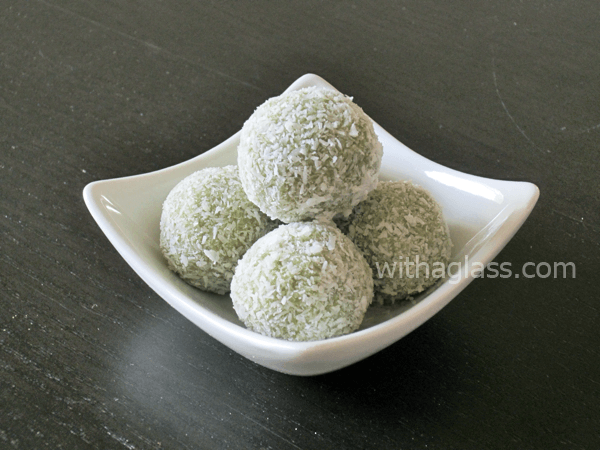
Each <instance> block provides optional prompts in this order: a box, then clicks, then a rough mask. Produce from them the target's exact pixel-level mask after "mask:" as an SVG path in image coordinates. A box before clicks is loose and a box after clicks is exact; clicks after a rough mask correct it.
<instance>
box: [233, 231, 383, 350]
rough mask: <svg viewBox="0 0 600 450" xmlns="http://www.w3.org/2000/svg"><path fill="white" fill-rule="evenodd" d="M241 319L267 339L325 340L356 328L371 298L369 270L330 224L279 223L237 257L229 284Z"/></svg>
mask: <svg viewBox="0 0 600 450" xmlns="http://www.w3.org/2000/svg"><path fill="white" fill-rule="evenodd" d="M231 299H232V300H233V307H234V309H235V311H236V313H237V315H238V317H239V318H240V320H241V321H242V322H243V323H244V324H245V325H246V327H248V328H249V329H251V330H253V331H255V332H257V333H261V334H263V335H266V336H271V337H275V338H281V339H286V340H294V341H310V340H317V339H326V338H330V337H333V336H339V335H342V334H346V333H350V332H352V331H354V330H356V329H357V328H358V327H359V326H360V324H361V322H362V320H363V317H364V315H365V312H366V310H367V307H368V306H369V304H370V303H371V301H372V299H373V277H372V273H371V269H370V267H369V265H368V264H367V262H366V261H365V259H364V257H363V256H362V255H361V253H360V251H359V250H358V249H357V248H356V246H355V245H354V244H353V243H352V241H350V239H348V238H347V237H346V236H344V235H343V234H342V233H341V232H340V231H339V230H338V229H337V228H336V227H335V226H333V224H331V225H328V224H323V223H319V222H300V223H292V224H289V225H281V226H280V227H279V228H277V229H276V230H274V231H272V232H270V233H269V234H267V235H266V236H264V237H262V238H261V239H259V240H258V241H257V242H256V243H255V244H254V245H253V246H252V247H251V248H250V250H248V252H247V253H246V254H245V255H244V257H243V258H242V259H241V261H240V263H239V264H238V266H237V268H236V271H235V275H234V277H233V280H232V283H231Z"/></svg>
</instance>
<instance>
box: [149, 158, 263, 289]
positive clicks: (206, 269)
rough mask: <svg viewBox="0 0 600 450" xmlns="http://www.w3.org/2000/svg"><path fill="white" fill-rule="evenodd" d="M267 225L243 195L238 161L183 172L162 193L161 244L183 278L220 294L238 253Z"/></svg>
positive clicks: (170, 264)
mask: <svg viewBox="0 0 600 450" xmlns="http://www.w3.org/2000/svg"><path fill="white" fill-rule="evenodd" d="M272 228H273V222H272V221H271V220H270V219H269V218H268V217H267V216H266V215H265V214H263V213H262V212H260V210H259V209H258V207H257V206H256V205H254V204H253V203H252V202H250V200H248V197H247V196H246V194H245V192H244V190H243V189H242V184H241V183H240V179H239V175H238V170H237V167H236V166H227V167H211V168H206V169H203V170H200V171H198V172H195V173H193V174H192V175H190V176H188V177H187V178H185V179H184V180H182V181H181V182H180V183H179V184H177V186H175V187H174V188H173V190H172V191H171V192H170V193H169V195H168V196H167V199H166V200H165V201H164V203H163V210H162V216H161V220H160V248H161V250H162V252H163V255H164V256H165V257H166V259H167V262H168V265H169V268H170V269H171V270H173V271H174V272H176V273H177V274H179V275H180V276H181V278H183V279H184V280H185V281H186V282H187V283H189V284H191V285H192V286H195V287H198V288H200V289H203V290H206V291H211V292H215V293H217V294H225V293H226V292H228V291H229V289H230V285H231V278H232V277H233V272H234V269H235V266H236V265H237V263H238V261H239V259H240V258H241V257H242V256H243V254H244V253H245V252H246V250H248V249H249V248H250V246H251V245H252V244H254V242H255V241H256V240H257V239H258V238H260V237H261V236H263V235H264V234H265V233H266V232H268V231H270V230H271V229H272Z"/></svg>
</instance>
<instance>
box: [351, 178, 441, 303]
mask: <svg viewBox="0 0 600 450" xmlns="http://www.w3.org/2000/svg"><path fill="white" fill-rule="evenodd" d="M347 228H348V232H347V235H348V237H349V238H350V239H352V241H353V242H354V243H355V244H356V245H357V247H358V248H359V249H360V250H362V252H363V254H364V256H365V258H366V260H367V261H368V262H369V265H370V266H371V269H372V270H373V276H374V281H375V300H376V302H377V303H394V301H396V300H400V299H403V298H406V297H408V296H412V295H414V294H418V293H419V292H422V291H424V290H425V289H427V288H428V287H430V286H432V285H433V284H434V283H435V282H436V281H437V280H439V279H440V278H443V277H444V276H445V274H446V269H447V264H448V261H449V260H450V253H451V249H452V242H451V241H450V234H449V232H448V227H447V225H446V222H445V221H444V218H443V216H442V211H441V208H440V206H439V205H438V204H437V202H436V201H435V200H434V199H433V197H432V196H431V194H429V193H428V192H427V191H426V190H425V189H423V188H421V187H419V186H416V185H414V184H412V183H411V182H408V181H406V182H405V181H397V182H391V181H389V182H382V183H379V186H378V187H377V189H375V190H374V191H373V192H371V193H370V194H369V196H368V197H367V199H366V200H365V201H364V202H361V203H360V204H359V205H358V206H357V207H356V208H355V210H354V212H353V214H352V215H351V217H350V223H349V225H347Z"/></svg>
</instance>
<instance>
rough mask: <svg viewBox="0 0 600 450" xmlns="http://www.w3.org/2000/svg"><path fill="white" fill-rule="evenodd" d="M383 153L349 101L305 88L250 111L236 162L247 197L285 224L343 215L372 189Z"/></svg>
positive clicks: (330, 92)
mask: <svg viewBox="0 0 600 450" xmlns="http://www.w3.org/2000/svg"><path fill="white" fill-rule="evenodd" d="M382 154H383V149H382V145H381V143H380V142H379V140H378V139H377V135H376V134H375V131H374V128H373V122H372V121H371V119H369V117H368V116H367V115H366V114H365V113H364V112H363V110H362V109H361V108H360V107H358V106H357V105H356V104H354V103H353V102H352V99H351V98H350V97H347V96H345V95H343V94H340V93H339V92H336V91H333V90H330V89H324V88H316V87H310V88H304V89H300V90H297V91H291V92H287V93H284V94H282V95H281V96H279V97H274V98H271V99H269V100H267V101H266V102H265V103H263V104H262V105H261V106H259V107H258V108H257V109H256V111H255V112H254V113H253V114H252V116H250V118H249V119H248V120H247V121H246V123H245V124H244V126H243V128H242V132H241V138H240V144H239V146H238V165H239V170H240V178H241V180H242V185H243V186H244V190H245V191H246V194H247V195H248V198H249V199H250V200H251V201H252V202H254V203H255V204H256V205H258V206H259V208H260V209H261V211H263V212H264V213H266V214H267V215H269V216H270V217H271V218H273V219H280V220H281V221H283V222H286V223H289V222H295V221H303V220H310V219H313V218H315V217H316V218H321V217H323V218H332V217H333V216H335V215H336V214H342V215H344V216H348V215H349V214H350V213H351V211H352V208H353V207H354V206H355V205H356V204H358V203H359V202H360V201H361V200H363V199H365V198H366V196H367V194H368V193H369V192H370V191H371V190H373V189H374V188H375V187H376V186H377V181H378V174H379V168H380V165H381V158H382Z"/></svg>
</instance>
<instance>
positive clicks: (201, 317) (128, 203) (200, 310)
mask: <svg viewBox="0 0 600 450" xmlns="http://www.w3.org/2000/svg"><path fill="white" fill-rule="evenodd" d="M308 86H323V87H329V88H332V89H333V87H332V86H331V85H330V84H329V83H327V82H326V81H325V80H323V79H322V78H320V77H318V76H316V75H312V74H308V75H304V76H302V77H301V78H299V79H298V80H297V81H296V82H294V83H293V84H292V85H291V86H290V87H289V88H288V90H294V89H300V88H303V87H308ZM265 100H266V99H265ZM257 106H258V105H257ZM375 131H376V132H377V134H378V136H379V139H380V141H381V142H382V144H383V149H384V155H383V161H382V168H381V179H383V180H412V181H413V182H414V183H416V184H419V185H421V186H423V187H424V188H426V189H427V190H428V191H429V192H430V193H431V194H432V195H433V196H434V197H435V199H436V200H437V201H438V202H439V203H440V205H441V206H442V209H443V213H444V216H445V218H446V221H447V223H448V226H449V228H450V234H451V238H452V241H453V244H454V251H453V261H454V263H455V264H454V270H453V271H452V272H451V273H452V275H451V276H449V277H448V278H447V279H446V280H445V281H444V282H443V283H439V284H438V285H436V286H434V287H433V288H431V289H429V290H427V291H426V292H424V293H422V294H421V295H419V296H418V297H416V298H415V299H414V301H413V302H405V303H402V304H398V305H393V306H386V307H379V306H372V307H370V309H369V311H368V312H367V315H366V317H365V320H364V322H363V324H362V326H361V328H360V329H359V330H358V331H356V332H354V333H352V334H348V335H346V336H341V337H336V338H331V339H327V340H321V341H312V342H290V341H284V340H280V339H275V338H270V337H266V336H262V335H260V334H257V333H254V332H252V331H250V330H247V329H246V328H245V327H244V326H243V324H242V323H241V322H240V321H239V320H238V318H237V316H236V314H235V311H234V310H233V307H232V303H231V299H230V297H229V296H228V295H223V296H221V295H216V294H211V293H207V292H203V291H201V290H198V289H196V288H193V287H191V286H189V285H187V284H186V283H185V282H183V281H182V280H181V279H180V278H179V277H178V276H177V275H175V274H174V273H173V272H171V271H170V270H169V269H168V268H167V264H166V262H165V259H164V258H163V256H162V254H161V251H160V248H159V221H160V215H161V208H162V203H163V201H164V200H165V198H166V197H167V194H168V193H169V191H170V190H171V189H172V188H173V187H174V186H175V185H176V184H177V183H178V182H179V181H181V180H182V179H183V178H185V177H186V176H188V175H190V174H191V173H193V172H195V171H197V170H199V169H202V168H204V167H209V166H225V165H228V164H236V161H237V145H238V142H239V134H240V133H239V132H238V133H237V134H235V135H234V136H232V137H231V138H229V139H227V140H226V141H225V142H223V143H222V144H220V145H218V146H216V147H215V148H213V149H211V150H209V151H207V152H204V153H202V154H201V155H199V156H197V157H195V158H193V159H190V160H189V161H186V162H183V163H181V164H178V165H175V166H173V167H168V168H165V169H162V170H159V171H156V172H152V173H147V174H143V175H136V176H131V177H126V178H118V179H111V180H104V181H96V182H93V183H90V184H89V185H87V186H86V187H85V189H84V191H83V196H84V199H85V203H86V205H87V207H88V209H89V211H90V213H91V214H92V216H93V217H94V219H95V220H96V222H97V223H98V225H99V226H100V228H101V229H102V231H103V232H104V233H105V234H106V236H107V237H108V239H109V240H110V241H111V242H112V244H113V245H114V246H115V248H116V249H117V251H118V252H119V253H120V254H121V255H122V257H123V258H124V259H125V261H127V263H128V264H129V265H130V266H131V267H132V268H133V270H135V271H136V272H137V274H138V275H139V276H140V277H141V278H142V279H143V280H144V281H145V282H146V283H148V285H149V286H150V287H151V288H152V289H154V291H156V293H157V294H158V295H160V296H161V297H162V298H163V299H164V300H165V301H167V302H168V303H169V304H170V305H171V306H172V307H173V308H175V309H176V310H177V311H179V312H180V313H181V314H183V315H184V316H185V317H187V318H188V319H189V320H191V321H192V322H193V323H194V324H196V325H197V326H198V327H200V328H201V329H202V330H204V331H205V332H206V333H208V334H209V335H210V336H212V337H213V338H214V339H217V340H218V341H220V342H222V343H223V344H224V345H226V346H228V347H230V348H231V349H233V350H235V351H236V352H238V353H239V354H241V355H243V356H245V357H246V358H249V359H251V360H252V361H254V362H256V363H258V364H261V365H263V366H265V367H268V368H270V369H273V370H277V371H280V372H284V373H288V374H293V375H317V374H322V373H326V372H331V371H333V370H337V369H340V368H342V367H345V366H348V365H350V364H353V363H355V362H357V361H360V360H362V359H364V358H366V357H368V356H370V355H372V354H374V353H376V352H378V351H379V350H381V349H383V348H385V347H387V346H389V345H391V344H393V343H394V342H396V341H398V340H399V339H401V338H402V337H403V336H405V335H407V334H408V333H410V332H411V331H413V330H414V329H415V328H417V327H418V326H419V325H421V324H423V323H424V322H425V321H427V320H428V319H430V318H431V317H432V316H433V315H434V314H436V313H437V312H438V311H440V309H442V308H443V307H444V306H445V305H447V304H448V303H449V302H450V301H451V300H452V299H453V298H454V297H456V295H458V294H459V293H460V292H461V291H462V290H463V289H464V288H465V287H466V286H467V285H468V284H469V283H470V282H471V281H472V280H473V276H472V273H471V272H472V269H476V268H477V267H480V264H483V265H486V264H487V263H489V262H490V261H491V260H492V259H493V258H494V257H495V256H496V255H497V254H498V252H500V250H502V248H503V247H504V246H505V245H506V243H507V242H508V241H509V240H510V239H511V238H512V237H513V235H514V234H515V233H516V232H517V230H518V229H519V228H520V227H521V225H522V224H523V222H524V221H525V219H526V218H527V216H528V215H529V213H530V212H531V210H532V209H533V207H534V205H535V203H536V201H537V199H538V196H539V191H538V188H537V187H536V186H535V185H533V184H531V183H526V182H512V181H499V180H493V179H487V178H481V177H477V176H473V175H468V174H465V173H461V172H457V171H456V170H452V169H449V168H447V167H444V166H441V165H439V164H437V163H435V162H433V161H430V160H428V159H426V158H424V157H422V156H420V155H418V154H417V153H415V152H413V151H412V150H410V149H409V148H407V147H406V146H405V145H403V144H402V143H400V142H399V141H398V140H396V139H395V138H394V137H393V136H391V135H390V134H389V133H387V132H386V131H385V130H384V129H382V128H381V127H380V126H379V125H377V124H375ZM480 282H485V280H484V279H482V280H481V281H480Z"/></svg>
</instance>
